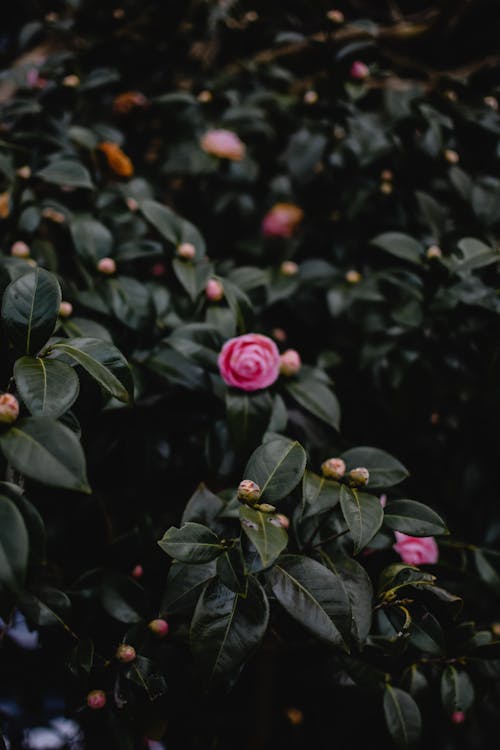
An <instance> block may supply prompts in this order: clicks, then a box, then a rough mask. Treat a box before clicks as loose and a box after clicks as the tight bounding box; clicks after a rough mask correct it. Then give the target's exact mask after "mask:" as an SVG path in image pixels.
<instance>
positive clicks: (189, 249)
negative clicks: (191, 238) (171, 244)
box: [177, 242, 196, 260]
mask: <svg viewBox="0 0 500 750" xmlns="http://www.w3.org/2000/svg"><path fill="white" fill-rule="evenodd" d="M177 255H178V256H179V258H182V259H183V260H193V258H195V257H196V248H195V246H194V245H193V244H192V243H191V242H181V244H180V245H177Z"/></svg>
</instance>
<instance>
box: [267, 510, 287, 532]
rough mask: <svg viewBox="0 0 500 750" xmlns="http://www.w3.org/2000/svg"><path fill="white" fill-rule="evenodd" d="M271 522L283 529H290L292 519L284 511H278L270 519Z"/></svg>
mask: <svg viewBox="0 0 500 750" xmlns="http://www.w3.org/2000/svg"><path fill="white" fill-rule="evenodd" d="M269 523H270V524H272V525H273V526H278V527H279V528H281V529H288V527H289V526H290V519H289V518H288V516H284V515H283V513H277V514H276V515H275V516H273V517H272V518H270V519H269Z"/></svg>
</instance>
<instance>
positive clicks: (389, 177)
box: [380, 169, 394, 182]
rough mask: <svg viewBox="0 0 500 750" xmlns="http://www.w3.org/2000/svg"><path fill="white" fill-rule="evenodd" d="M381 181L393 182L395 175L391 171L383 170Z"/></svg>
mask: <svg viewBox="0 0 500 750" xmlns="http://www.w3.org/2000/svg"><path fill="white" fill-rule="evenodd" d="M380 179H381V180H382V181H383V182H392V180H393V179H394V175H393V173H392V171H391V170H390V169H383V170H382V172H381V173H380Z"/></svg>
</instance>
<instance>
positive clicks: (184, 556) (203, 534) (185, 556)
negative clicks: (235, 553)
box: [158, 522, 224, 564]
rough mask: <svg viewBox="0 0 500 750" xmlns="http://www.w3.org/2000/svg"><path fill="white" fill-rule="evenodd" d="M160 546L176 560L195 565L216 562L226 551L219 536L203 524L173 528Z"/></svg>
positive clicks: (189, 524) (161, 540) (161, 541)
mask: <svg viewBox="0 0 500 750" xmlns="http://www.w3.org/2000/svg"><path fill="white" fill-rule="evenodd" d="M158 544H159V546H160V547H161V549H162V550H163V551H164V552H166V553H167V555H170V557H173V558H174V560H180V561H181V562H187V563H193V564H195V563H206V562H209V561H210V560H215V558H216V557H218V556H219V555H220V554H221V553H222V552H223V551H224V547H223V545H222V544H221V543H220V542H219V537H218V536H217V534H214V532H213V531H212V530H211V529H209V528H208V527H207V526H202V524H201V523H191V522H188V523H185V524H184V526H181V528H180V529H176V528H175V526H171V527H170V529H168V531H167V532H166V533H165V535H164V537H163V539H160V541H159V542H158Z"/></svg>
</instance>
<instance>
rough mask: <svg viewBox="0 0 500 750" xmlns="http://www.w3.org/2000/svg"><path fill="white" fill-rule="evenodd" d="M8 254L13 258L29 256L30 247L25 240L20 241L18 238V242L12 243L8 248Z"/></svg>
mask: <svg viewBox="0 0 500 750" xmlns="http://www.w3.org/2000/svg"><path fill="white" fill-rule="evenodd" d="M10 254H11V255H12V257H13V258H29V257H30V249H29V247H28V245H27V244H26V242H22V240H19V241H18V242H14V244H13V245H12V247H11V248H10Z"/></svg>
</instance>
